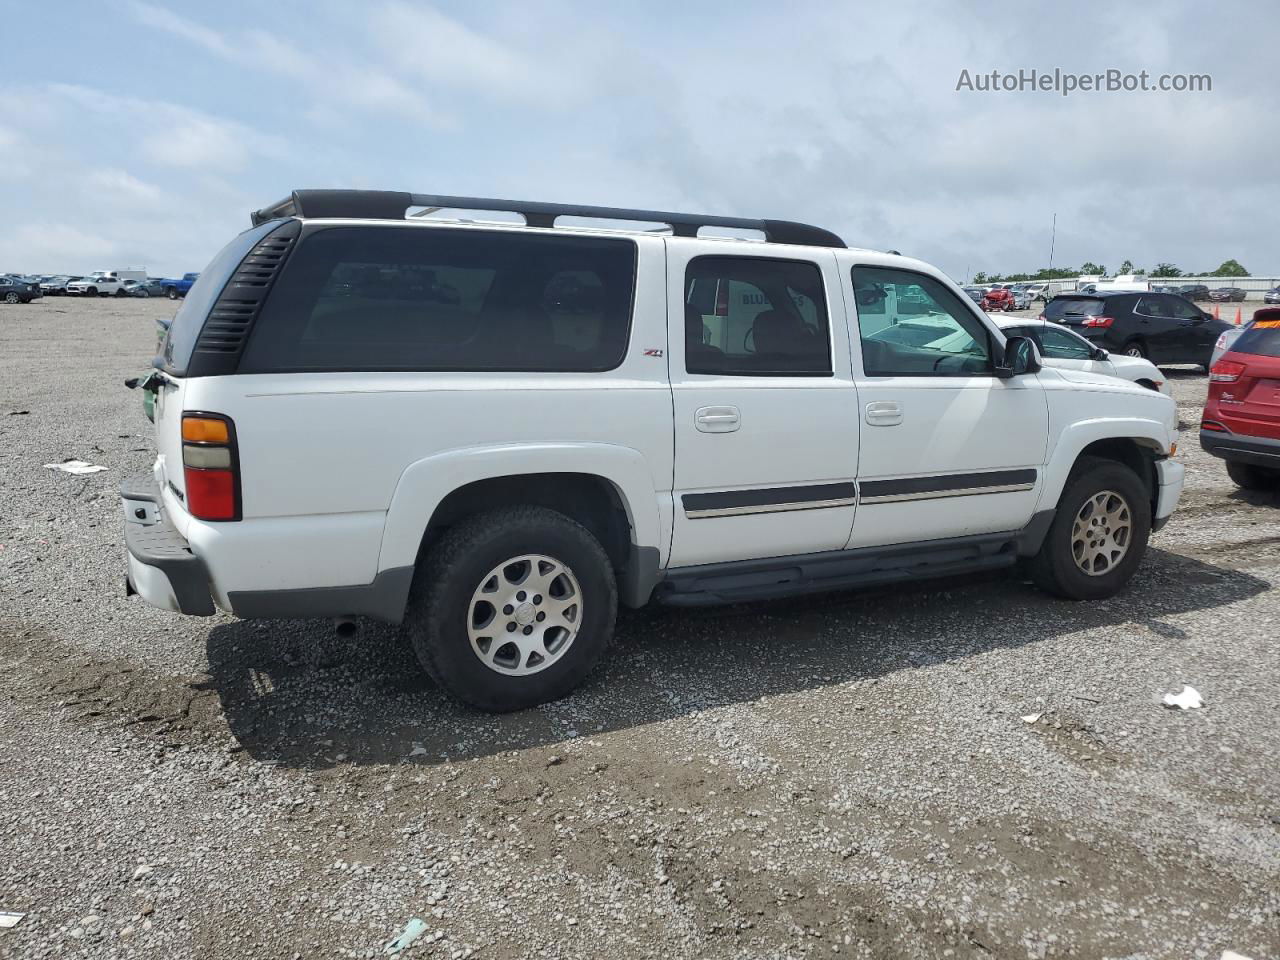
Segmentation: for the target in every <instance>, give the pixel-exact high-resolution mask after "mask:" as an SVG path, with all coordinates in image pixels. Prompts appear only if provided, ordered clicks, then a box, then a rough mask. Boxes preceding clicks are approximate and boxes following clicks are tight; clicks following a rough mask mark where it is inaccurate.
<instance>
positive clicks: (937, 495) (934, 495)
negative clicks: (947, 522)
mask: <svg viewBox="0 0 1280 960" xmlns="http://www.w3.org/2000/svg"><path fill="white" fill-rule="evenodd" d="M1034 489H1035V484H1034V483H1006V484H1001V485H1000V486H994V487H964V488H962V489H959V490H926V491H923V492H921V493H890V494H885V495H883V496H879V497H862V498H861V499H860V500H859V501H858V502H859V503H865V504H876V503H897V502H899V501H903V500H938V499H941V498H942V497H973V496H977V495H978V494H981V493H1021V492H1022V491H1024V490H1034Z"/></svg>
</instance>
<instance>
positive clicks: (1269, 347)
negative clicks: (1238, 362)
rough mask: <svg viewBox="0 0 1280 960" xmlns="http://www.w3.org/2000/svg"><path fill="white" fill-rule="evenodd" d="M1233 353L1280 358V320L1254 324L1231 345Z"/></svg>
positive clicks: (1261, 321) (1262, 321)
mask: <svg viewBox="0 0 1280 960" xmlns="http://www.w3.org/2000/svg"><path fill="white" fill-rule="evenodd" d="M1231 351H1232V352H1233V353H1252V354H1254V355H1256V356H1260V357H1280V320H1260V321H1258V322H1257V323H1255V324H1253V325H1252V326H1251V327H1249V328H1248V329H1247V330H1245V332H1244V333H1242V334H1240V336H1239V337H1238V338H1237V339H1236V342H1235V343H1233V344H1232V345H1231Z"/></svg>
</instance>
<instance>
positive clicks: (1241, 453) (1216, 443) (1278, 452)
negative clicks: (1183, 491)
mask: <svg viewBox="0 0 1280 960" xmlns="http://www.w3.org/2000/svg"><path fill="white" fill-rule="evenodd" d="M1200 446H1201V447H1202V448H1203V449H1204V452H1205V453H1210V454H1213V456H1215V457H1221V458H1222V459H1223V460H1231V461H1234V462H1236V463H1249V464H1252V465H1253V466H1255V467H1271V468H1273V469H1280V440H1271V439H1269V438H1267V437H1246V436H1242V435H1241V434H1238V433H1222V432H1221V431H1218V430H1201V431H1200Z"/></svg>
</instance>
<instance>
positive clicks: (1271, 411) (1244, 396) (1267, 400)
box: [1212, 311, 1280, 440]
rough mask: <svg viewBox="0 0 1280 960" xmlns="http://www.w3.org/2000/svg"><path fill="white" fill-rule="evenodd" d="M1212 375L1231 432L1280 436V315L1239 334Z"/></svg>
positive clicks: (1221, 413) (1223, 418)
mask: <svg viewBox="0 0 1280 960" xmlns="http://www.w3.org/2000/svg"><path fill="white" fill-rule="evenodd" d="M1273 312H1274V311H1273ZM1212 376H1213V380H1214V383H1213V385H1212V392H1213V394H1216V397H1217V400H1218V409H1217V418H1216V419H1217V420H1218V421H1219V422H1221V423H1222V424H1223V425H1224V426H1225V427H1226V428H1227V429H1228V430H1230V431H1231V432H1232V433H1239V434H1243V435H1245V436H1252V437H1262V438H1265V439H1268V440H1280V319H1275V320H1262V321H1257V322H1255V323H1254V324H1253V325H1252V326H1250V327H1249V328H1248V329H1247V330H1245V331H1244V333H1242V334H1240V337H1239V338H1238V339H1237V340H1236V342H1235V343H1233V344H1232V345H1231V349H1230V350H1228V351H1227V353H1226V354H1224V355H1223V357H1222V359H1220V360H1219V361H1218V362H1217V363H1216V364H1214V366H1213V372H1212ZM1228 377H1232V378H1234V379H1226V378H1228Z"/></svg>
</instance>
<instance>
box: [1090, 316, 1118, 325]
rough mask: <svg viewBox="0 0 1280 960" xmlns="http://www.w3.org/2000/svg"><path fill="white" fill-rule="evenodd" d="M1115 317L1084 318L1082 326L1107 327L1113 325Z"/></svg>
mask: <svg viewBox="0 0 1280 960" xmlns="http://www.w3.org/2000/svg"><path fill="white" fill-rule="evenodd" d="M1115 322H1116V321H1115V317H1085V318H1084V325H1085V326H1086V327H1109V326H1111V325H1112V324H1113V323H1115Z"/></svg>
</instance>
